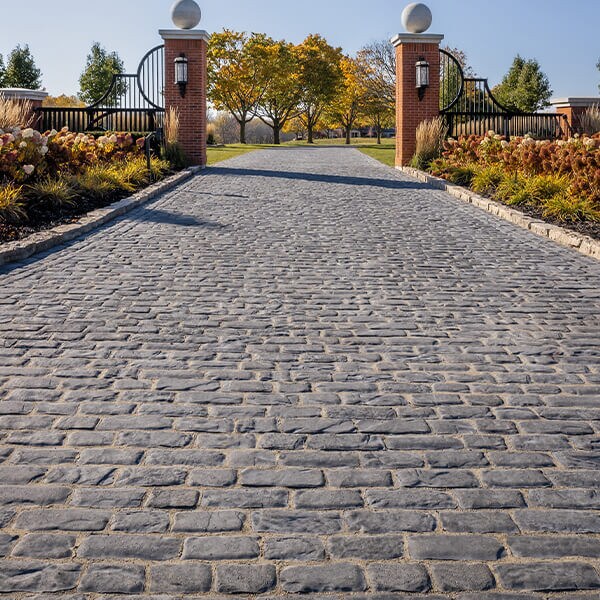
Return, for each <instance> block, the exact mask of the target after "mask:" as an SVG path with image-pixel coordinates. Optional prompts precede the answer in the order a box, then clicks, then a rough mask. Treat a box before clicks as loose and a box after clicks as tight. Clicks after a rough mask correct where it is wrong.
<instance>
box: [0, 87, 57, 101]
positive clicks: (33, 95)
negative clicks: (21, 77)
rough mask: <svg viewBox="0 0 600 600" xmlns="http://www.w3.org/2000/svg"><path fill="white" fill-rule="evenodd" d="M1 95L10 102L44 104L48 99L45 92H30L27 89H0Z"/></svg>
mask: <svg viewBox="0 0 600 600" xmlns="http://www.w3.org/2000/svg"><path fill="white" fill-rule="evenodd" d="M0 95H2V96H4V97H5V98H7V99H9V100H33V101H34V102H35V101H37V102H43V101H44V100H45V99H46V98H47V97H48V92H45V91H44V90H28V89H26V88H0Z"/></svg>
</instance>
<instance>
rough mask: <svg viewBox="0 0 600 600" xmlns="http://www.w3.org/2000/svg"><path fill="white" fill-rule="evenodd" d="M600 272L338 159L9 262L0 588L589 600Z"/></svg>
mask: <svg viewBox="0 0 600 600" xmlns="http://www.w3.org/2000/svg"><path fill="white" fill-rule="evenodd" d="M599 284H600V265H599V264H598V263H597V262H596V261H593V260H591V259H588V258H586V257H583V256H581V255H579V254H577V253H575V252H573V251H571V250H568V249H565V248H561V247H559V246H556V245H554V244H553V243H551V242H550V241H548V240H544V239H542V238H539V237H537V236H535V235H533V234H532V233H530V232H527V231H524V230H522V229H518V228H516V227H514V226H512V225H511V224H509V223H506V222H504V221H500V220H497V219H496V218H495V217H494V216H493V215H490V214H487V213H484V212H481V211H479V210H477V209H476V208H475V207H473V206H471V205H469V204H465V203H463V202H460V201H458V200H456V199H453V198H451V197H450V196H448V195H447V194H445V193H444V192H441V191H437V190H432V189H429V188H427V187H426V186H423V185H422V184H420V183H419V182H417V181H415V180H413V179H410V178H409V177H408V176H406V175H405V174H402V173H399V172H395V171H393V170H391V169H388V168H386V167H383V166H381V165H379V164H378V163H376V162H374V161H373V160H371V159H369V158H367V157H365V156H363V155H362V154H359V153H358V152H356V151H353V150H346V149H341V148H338V149H335V148H331V149H328V148H314V149H310V148H309V149H302V148H296V149H294V148H287V149H280V150H266V151H263V152H257V153H253V154H248V155H245V156H243V157H240V158H238V159H235V160H232V161H229V162H227V163H224V164H223V165H221V166H218V167H215V168H212V169H209V170H208V171H207V172H206V174H205V175H204V176H202V177H197V178H195V179H194V180H192V181H189V182H187V183H186V184H184V185H182V186H180V187H179V188H177V189H176V190H173V191H171V192H170V193H168V194H166V195H164V196H162V197H161V198H159V199H158V200H156V201H154V202H153V203H152V204H149V205H146V206H144V207H141V208H139V209H136V210H135V211H133V212H131V213H129V214H128V215H126V216H125V217H123V218H122V219H121V220H119V221H118V222H116V223H113V224H112V225H110V226H107V227H105V228H104V229H102V230H100V231H99V232H97V233H96V234H94V235H92V236H89V237H87V238H82V239H79V240H77V241H74V242H72V243H71V244H70V245H68V246H65V247H63V248H61V249H59V250H57V251H54V252H52V253H48V254H47V255H45V256H42V257H38V258H36V259H35V260H30V261H28V262H25V263H23V264H18V265H14V266H11V267H8V266H5V267H3V268H0V482H1V485H0V597H1V598H10V599H11V600H24V599H27V600H34V599H35V600H41V599H44V600H46V599H49V600H59V599H60V600H67V599H68V600H109V599H113V600H114V599H116V598H132V599H136V600H183V599H187V598H190V599H191V598H195V599H196V600H198V599H199V598H212V599H216V598H221V599H223V598H226V597H231V596H232V595H235V596H237V597H259V596H260V597H261V598H270V599H272V600H275V599H277V598H283V597H289V596H293V595H299V594H302V595H305V596H306V597H307V598H310V599H312V600H317V598H319V599H322V598H325V597H326V598H336V599H337V598H357V599H358V598H360V599H361V600H370V599H375V598H380V599H381V598H386V599H387V598H390V599H394V598H396V599H397V600H401V599H403V600H407V599H409V598H410V599H418V598H422V599H423V600H443V599H444V600H449V599H452V600H554V599H556V600H558V599H559V598H569V600H592V599H596V600H597V599H598V598H599V597H600V596H599V594H600V512H599V509H600V494H599V493H598V488H599V486H600V469H599V468H598V467H599V466H600V345H599V341H600V285H599Z"/></svg>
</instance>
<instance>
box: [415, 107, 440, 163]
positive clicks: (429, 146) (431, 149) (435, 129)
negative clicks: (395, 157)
mask: <svg viewBox="0 0 600 600" xmlns="http://www.w3.org/2000/svg"><path fill="white" fill-rule="evenodd" d="M447 134H448V127H447V126H446V123H445V122H444V120H443V119H442V118H441V117H436V118H435V119H431V120H429V121H423V122H422V123H421V124H420V125H419V126H418V127H417V149H416V152H415V155H414V157H413V159H412V161H411V166H412V167H414V168H416V169H426V168H428V167H429V165H430V164H431V162H432V161H434V160H435V159H436V158H439V157H440V156H441V155H442V150H443V147H444V140H445V139H446V135H447Z"/></svg>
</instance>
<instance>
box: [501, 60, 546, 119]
mask: <svg viewBox="0 0 600 600" xmlns="http://www.w3.org/2000/svg"><path fill="white" fill-rule="evenodd" d="M492 92H493V93H494V96H495V97H496V99H497V100H498V102H500V103H501V104H503V105H504V106H506V108H508V109H510V110H514V111H520V112H536V111H538V110H540V109H542V108H545V107H546V106H550V102H549V100H550V96H552V88H551V87H550V82H549V81H548V77H547V76H546V74H545V73H544V72H543V71H542V69H541V67H540V64H539V63H538V61H537V60H535V59H531V60H526V59H524V58H522V57H521V56H519V55H517V56H516V57H515V59H514V61H513V64H512V66H511V68H510V70H509V71H508V73H507V74H506V75H505V76H504V79H503V80H502V83H500V84H499V85H497V86H496V87H495V88H494V89H493V90H492Z"/></svg>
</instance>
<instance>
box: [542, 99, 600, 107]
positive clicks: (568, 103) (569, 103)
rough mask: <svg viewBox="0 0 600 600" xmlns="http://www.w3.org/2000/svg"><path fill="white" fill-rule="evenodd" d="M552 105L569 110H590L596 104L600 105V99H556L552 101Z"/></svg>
mask: <svg viewBox="0 0 600 600" xmlns="http://www.w3.org/2000/svg"><path fill="white" fill-rule="evenodd" d="M550 104H551V105H552V106H555V107H556V108H568V107H573V108H574V107H582V108H588V107H590V106H593V105H594V104H598V105H600V98H583V97H579V96H577V97H575V98H554V99H552V100H550Z"/></svg>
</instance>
